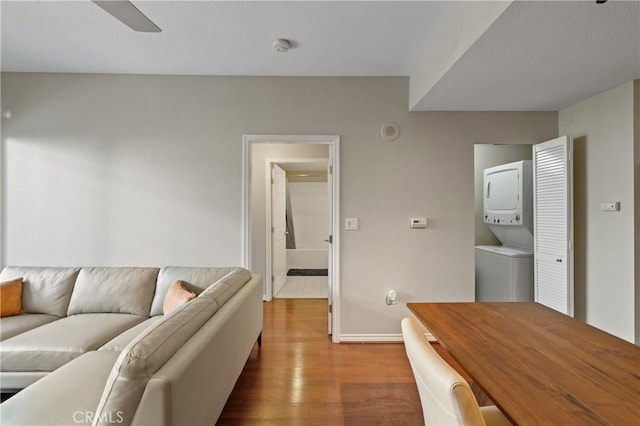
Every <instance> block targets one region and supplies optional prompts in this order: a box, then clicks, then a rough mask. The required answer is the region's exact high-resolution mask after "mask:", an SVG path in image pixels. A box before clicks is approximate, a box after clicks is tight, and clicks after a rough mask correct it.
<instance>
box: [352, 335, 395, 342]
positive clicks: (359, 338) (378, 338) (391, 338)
mask: <svg viewBox="0 0 640 426" xmlns="http://www.w3.org/2000/svg"><path fill="white" fill-rule="evenodd" d="M343 342H344V343H348V342H356V343H358V342H359V343H389V342H402V334H340V343H343Z"/></svg>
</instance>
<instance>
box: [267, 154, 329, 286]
mask: <svg viewBox="0 0 640 426" xmlns="http://www.w3.org/2000/svg"><path fill="white" fill-rule="evenodd" d="M327 148H328V147H327ZM326 152H327V155H328V153H329V150H328V149H327V151H326ZM266 162H267V165H266V167H265V169H266V170H267V173H270V178H271V188H270V190H265V194H266V201H267V202H266V209H265V210H266V211H269V210H270V211H271V215H270V216H269V214H267V215H266V223H265V225H266V228H267V229H271V230H272V231H271V233H269V232H267V240H269V238H271V242H269V241H267V251H268V249H269V248H271V271H272V272H271V276H272V277H273V278H272V282H273V285H272V297H274V298H285V299H290V298H294V299H317V298H323V299H326V298H328V290H329V285H328V284H329V280H328V275H329V269H328V267H329V257H328V256H329V250H328V246H329V237H328V235H330V230H329V211H330V195H331V188H330V187H329V179H328V178H327V176H328V174H329V173H328V168H329V158H328V156H327V157H326V158H291V159H286V161H283V160H278V159H273V158H268V159H267V160H266ZM268 179H269V178H267V181H268ZM268 258H269V256H267V259H268Z"/></svg>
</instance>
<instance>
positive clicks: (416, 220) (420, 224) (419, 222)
mask: <svg viewBox="0 0 640 426" xmlns="http://www.w3.org/2000/svg"><path fill="white" fill-rule="evenodd" d="M409 226H410V227H411V229H424V228H426V227H427V218H426V217H412V218H411V222H410V223H409Z"/></svg>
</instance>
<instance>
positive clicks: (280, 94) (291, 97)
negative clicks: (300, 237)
mask: <svg viewBox="0 0 640 426" xmlns="http://www.w3.org/2000/svg"><path fill="white" fill-rule="evenodd" d="M1 77H2V82H1V83H2V104H3V107H4V106H10V107H11V109H12V111H13V117H14V118H13V119H11V120H9V121H8V122H5V121H3V123H2V124H3V126H2V135H1V136H2V146H3V149H4V150H5V151H4V153H3V154H4V155H3V167H2V177H3V182H4V188H3V191H2V204H3V205H2V209H3V212H4V214H3V233H2V237H3V240H2V244H3V250H2V255H3V259H2V261H3V264H34V265H84V264H88V265H91V264H94V265H166V264H173V265H226V264H239V263H240V262H241V240H242V238H241V218H242V212H241V194H242V193H241V188H242V152H241V151H242V135H243V134H283V133H288V134H339V135H340V136H341V156H340V158H341V179H342V186H341V209H342V213H341V214H342V218H341V223H344V218H345V217H358V218H360V230H359V231H349V232H346V231H343V232H342V235H341V241H340V242H339V243H340V249H341V256H342V258H341V265H342V273H341V282H342V288H341V297H342V299H341V303H340V315H341V330H340V334H341V335H345V336H351V337H353V336H355V337H356V338H357V337H358V336H366V335H376V336H388V335H394V336H399V334H400V320H401V318H402V317H403V316H405V315H407V310H406V308H405V307H404V302H407V301H445V300H450V301H451V300H473V298H474V260H473V259H474V243H475V238H474V214H473V211H474V201H473V200H474V183H473V182H474V175H473V156H474V154H473V151H474V149H473V146H474V144H476V143H534V142H537V141H540V140H545V139H549V138H552V137H554V136H556V134H557V132H558V123H557V113H555V112H532V113H528V112H525V113H490V112H484V113H483V112H467V113H465V112H433V113H431V112H423V113H410V112H408V111H407V105H408V104H409V100H408V79H407V78H403V77H392V78H286V77H271V78H265V77H187V76H130V75H129V76H128V75H64V74H13V73H8V74H3V75H2V76H1ZM388 121H394V122H396V123H398V124H399V126H400V129H401V133H400V137H399V138H398V139H397V140H396V141H394V142H385V141H383V140H382V139H381V137H380V126H381V125H382V124H383V123H385V122H388ZM296 156H297V154H296ZM258 163H260V162H258ZM252 166H253V167H262V168H264V162H262V163H261V165H260V164H253V165H252ZM254 172H255V170H254ZM258 175H259V174H258ZM253 176H254V177H255V176H256V173H254V174H253ZM258 187H260V185H258ZM263 187H264V186H263ZM253 195H254V197H256V198H257V200H256V199H252V201H255V202H256V204H255V205H256V206H260V205H262V206H264V194H262V196H261V195H260V194H253ZM260 197H262V198H261V199H260ZM255 214H256V215H259V212H256V213H255ZM415 216H426V217H428V218H429V220H430V222H429V228H427V229H425V230H411V229H409V218H410V217H415ZM254 219H255V218H252V220H254ZM252 223H253V224H254V225H256V226H254V227H253V229H252V233H254V238H255V239H254V241H257V242H258V244H255V245H254V247H253V259H254V262H255V263H254V265H253V269H255V270H256V272H262V271H264V264H260V263H259V262H260V259H261V257H260V256H259V254H260V253H259V251H260V250H261V248H260V247H264V235H265V234H264V229H259V226H260V220H258V221H257V222H255V221H253V222H252ZM262 226H264V225H262ZM260 241H262V242H263V244H262V246H261V245H260V244H259V242H260ZM262 258H263V257H262ZM390 288H394V289H395V290H396V291H397V292H398V295H399V302H400V303H398V304H397V305H394V306H391V307H389V306H387V305H386V304H385V302H384V296H385V294H386V292H387V290H388V289H390Z"/></svg>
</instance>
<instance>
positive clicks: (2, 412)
mask: <svg viewBox="0 0 640 426" xmlns="http://www.w3.org/2000/svg"><path fill="white" fill-rule="evenodd" d="M117 357H118V352H112V351H92V352H88V353H86V354H84V355H82V356H80V357H78V358H76V359H74V360H73V361H71V362H69V363H67V364H66V365H64V366H62V367H61V368H59V369H57V370H56V371H54V372H52V373H51V374H48V375H47V376H45V377H43V378H42V379H40V380H38V381H37V382H35V383H34V384H32V385H31V386H29V387H27V388H25V389H23V390H22V391H20V392H18V393H17V394H16V395H14V396H13V397H12V398H10V399H9V400H7V401H5V402H3V403H2V405H1V406H0V424H3V425H33V426H36V425H50V426H56V425H91V422H92V420H93V416H94V413H95V409H96V407H97V406H98V402H99V401H100V397H101V395H102V391H103V388H104V385H105V383H106V381H107V377H109V372H110V371H111V368H112V367H113V364H114V363H115V361H116V359H117ZM111 415H112V419H111V420H112V422H113V423H114V424H116V423H121V422H118V417H117V416H118V413H112V414H111Z"/></svg>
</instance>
